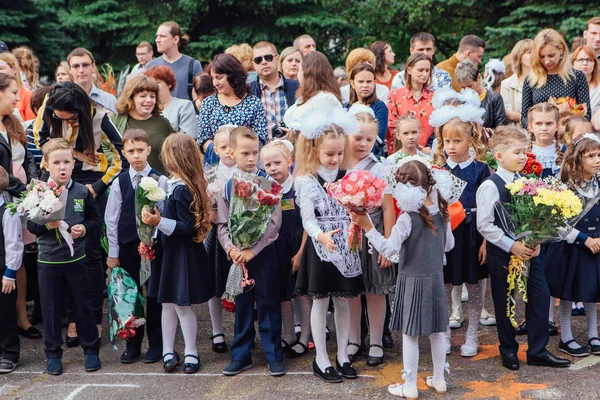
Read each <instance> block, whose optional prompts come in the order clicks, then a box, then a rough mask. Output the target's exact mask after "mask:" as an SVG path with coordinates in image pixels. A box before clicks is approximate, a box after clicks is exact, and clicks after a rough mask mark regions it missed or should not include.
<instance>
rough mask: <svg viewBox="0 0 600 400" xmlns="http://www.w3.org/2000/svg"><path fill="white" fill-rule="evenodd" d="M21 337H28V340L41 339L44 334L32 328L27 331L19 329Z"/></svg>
mask: <svg viewBox="0 0 600 400" xmlns="http://www.w3.org/2000/svg"><path fill="white" fill-rule="evenodd" d="M19 335H21V336H24V337H26V338H27V339H41V338H42V332H40V330H39V329H37V328H34V327H33V326H30V327H29V328H27V329H23V328H21V327H19Z"/></svg>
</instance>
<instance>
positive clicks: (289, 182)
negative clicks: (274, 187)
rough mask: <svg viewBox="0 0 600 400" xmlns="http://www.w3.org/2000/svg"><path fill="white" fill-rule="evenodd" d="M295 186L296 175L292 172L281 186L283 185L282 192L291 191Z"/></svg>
mask: <svg viewBox="0 0 600 400" xmlns="http://www.w3.org/2000/svg"><path fill="white" fill-rule="evenodd" d="M293 186H294V176H293V175H292V174H288V177H287V178H286V179H285V181H283V184H282V185H281V187H282V190H281V192H282V193H283V194H286V193H289V191H290V190H292V187H293Z"/></svg>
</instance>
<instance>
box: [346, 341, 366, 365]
mask: <svg viewBox="0 0 600 400" xmlns="http://www.w3.org/2000/svg"><path fill="white" fill-rule="evenodd" d="M348 346H356V348H357V349H358V350H356V353H353V354H350V353H348V359H349V360H350V362H351V363H353V362H355V361H356V359H357V358H358V356H360V354H361V353H362V351H363V347H362V346H361V345H360V344H358V343H353V342H348Z"/></svg>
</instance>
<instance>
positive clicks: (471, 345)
mask: <svg viewBox="0 0 600 400" xmlns="http://www.w3.org/2000/svg"><path fill="white" fill-rule="evenodd" d="M478 349H479V342H478V341H477V340H474V339H470V338H467V340H466V342H465V344H463V345H462V346H460V355H461V356H463V357H475V356H476V355H477V350H478Z"/></svg>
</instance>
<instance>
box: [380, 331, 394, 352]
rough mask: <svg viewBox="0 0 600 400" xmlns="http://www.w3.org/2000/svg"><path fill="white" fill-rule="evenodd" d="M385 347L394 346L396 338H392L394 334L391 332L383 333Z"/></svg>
mask: <svg viewBox="0 0 600 400" xmlns="http://www.w3.org/2000/svg"><path fill="white" fill-rule="evenodd" d="M382 342H383V348H384V349H391V348H392V347H394V339H392V335H391V334H386V333H384V334H383V341H382Z"/></svg>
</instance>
